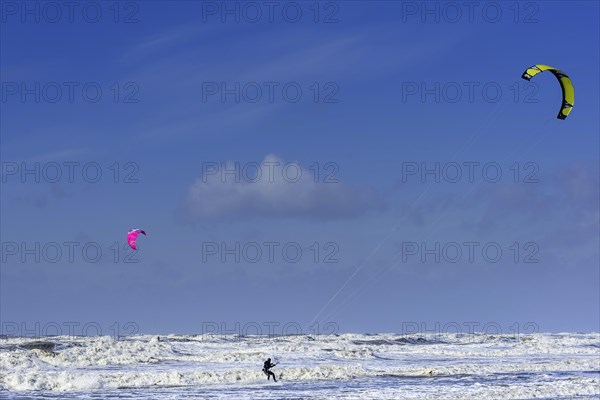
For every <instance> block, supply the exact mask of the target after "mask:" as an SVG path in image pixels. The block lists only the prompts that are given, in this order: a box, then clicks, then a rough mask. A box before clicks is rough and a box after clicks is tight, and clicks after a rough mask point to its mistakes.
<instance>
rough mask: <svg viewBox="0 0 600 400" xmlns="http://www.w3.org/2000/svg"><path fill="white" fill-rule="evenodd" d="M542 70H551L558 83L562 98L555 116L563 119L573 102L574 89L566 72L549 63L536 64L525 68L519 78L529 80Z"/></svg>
mask: <svg viewBox="0 0 600 400" xmlns="http://www.w3.org/2000/svg"><path fill="white" fill-rule="evenodd" d="M544 71H550V72H552V73H553V74H554V76H555V77H556V79H558V82H559V83H560V87H561V89H562V94H563V99H562V106H561V107H560V111H559V112H558V116H557V118H558V119H565V118H567V116H568V115H569V113H570V112H571V109H572V108H573V104H575V89H574V88H573V82H571V79H570V78H569V77H568V76H567V74H565V73H564V72H562V71H561V70H559V69H556V68H554V67H551V66H549V65H542V64H536V65H534V66H533V67H530V68H527V70H526V71H525V72H523V75H522V76H521V78H523V79H527V80H530V79H531V78H533V77H534V76H536V75H537V74H539V73H540V72H544Z"/></svg>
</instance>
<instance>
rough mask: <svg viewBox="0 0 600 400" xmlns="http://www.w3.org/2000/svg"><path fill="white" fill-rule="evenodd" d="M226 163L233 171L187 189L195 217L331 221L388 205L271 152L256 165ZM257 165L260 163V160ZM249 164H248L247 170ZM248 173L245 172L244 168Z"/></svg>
mask: <svg viewBox="0 0 600 400" xmlns="http://www.w3.org/2000/svg"><path fill="white" fill-rule="evenodd" d="M248 165H249V164H244V165H239V164H238V165H236V164H234V163H231V162H229V163H227V164H226V168H227V170H229V171H232V170H236V171H238V172H239V180H238V181H237V182H236V176H235V175H233V174H222V171H224V170H225V169H224V168H223V167H224V166H219V168H218V169H219V171H218V172H211V171H209V172H206V171H205V173H204V174H203V176H202V177H200V178H199V179H197V180H196V181H195V182H194V183H193V184H192V185H191V186H190V188H189V189H188V191H187V194H186V196H185V199H184V204H183V207H182V211H183V213H184V214H185V216H186V217H188V218H191V219H192V220H193V221H197V222H199V221H207V222H208V221H220V220H240V219H248V218H253V217H265V218H309V219H319V220H332V219H344V218H355V217H358V216H361V215H363V214H365V213H366V212H368V211H370V210H373V209H375V210H379V209H382V208H383V202H382V201H381V199H380V198H379V196H377V194H376V193H375V192H374V191H372V190H370V189H364V188H356V187H350V186H347V185H344V184H342V183H341V182H339V181H338V182H330V183H324V182H323V177H320V182H318V183H317V182H315V179H314V178H315V176H314V174H313V171H311V170H309V169H307V168H305V167H302V166H301V165H300V164H299V163H286V162H284V161H282V160H281V159H280V158H278V157H276V156H274V155H268V156H266V157H265V159H264V160H263V161H262V162H261V163H260V169H259V171H260V174H261V175H260V177H258V176H257V175H256V174H255V172H256V171H257V168H255V167H248ZM255 165H258V164H255ZM244 167H247V168H246V170H244ZM244 171H246V172H244Z"/></svg>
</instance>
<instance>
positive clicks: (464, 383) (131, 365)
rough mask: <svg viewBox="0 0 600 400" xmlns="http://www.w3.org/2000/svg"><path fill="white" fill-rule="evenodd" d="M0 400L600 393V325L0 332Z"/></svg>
mask: <svg viewBox="0 0 600 400" xmlns="http://www.w3.org/2000/svg"><path fill="white" fill-rule="evenodd" d="M269 357H270V358H272V359H274V360H275V361H276V362H278V365H277V366H276V367H274V368H273V372H275V374H276V375H277V377H278V381H277V383H275V382H273V381H267V379H266V376H265V375H264V374H263V372H262V371H261V369H262V365H263V362H264V361H265V360H266V359H267V358H269ZM0 398H3V399H361V400H365V399H480V400H481V399H537V400H539V399H553V400H554V399H600V333H586V334H584V333H559V334H550V333H536V334H528V335H488V334H420V335H417V334H412V335H401V334H340V335H324V336H312V335H297V336H277V337H265V336H247V337H240V336H235V335H229V336H227V335H165V336H160V337H159V336H156V335H138V336H130V337H123V338H117V339H115V338H113V337H110V336H100V337H66V336H55V337H45V338H26V337H3V338H1V339H0Z"/></svg>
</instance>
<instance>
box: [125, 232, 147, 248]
mask: <svg viewBox="0 0 600 400" xmlns="http://www.w3.org/2000/svg"><path fill="white" fill-rule="evenodd" d="M140 233H141V234H143V235H144V236H146V232H144V231H143V230H141V229H131V230H130V231H129V232H127V243H128V244H129V247H131V248H132V249H134V250H137V247H136V240H137V237H138V235H139V234H140Z"/></svg>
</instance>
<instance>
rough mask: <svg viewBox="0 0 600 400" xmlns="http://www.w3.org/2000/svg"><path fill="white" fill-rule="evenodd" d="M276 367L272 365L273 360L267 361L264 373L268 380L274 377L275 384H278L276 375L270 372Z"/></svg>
mask: <svg viewBox="0 0 600 400" xmlns="http://www.w3.org/2000/svg"><path fill="white" fill-rule="evenodd" d="M274 366H275V364H271V359H270V358H269V359H268V360H267V361H265V364H264V367H263V372H264V373H265V375H267V380H270V379H271V376H272V377H273V380H274V381H275V382H277V379H275V374H274V373H273V372H271V371H270V369H271V368H273V367H274Z"/></svg>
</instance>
